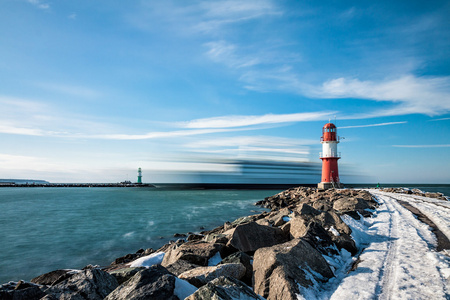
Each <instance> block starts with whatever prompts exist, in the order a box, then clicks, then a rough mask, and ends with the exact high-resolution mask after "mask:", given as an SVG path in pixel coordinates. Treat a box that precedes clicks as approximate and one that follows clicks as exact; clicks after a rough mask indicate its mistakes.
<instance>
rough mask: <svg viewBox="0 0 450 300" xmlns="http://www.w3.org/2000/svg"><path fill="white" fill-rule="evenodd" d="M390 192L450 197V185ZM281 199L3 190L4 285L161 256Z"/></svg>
mask: <svg viewBox="0 0 450 300" xmlns="http://www.w3.org/2000/svg"><path fill="white" fill-rule="evenodd" d="M382 186H383V187H388V185H382ZM389 186H407V187H410V188H420V189H422V190H424V191H430V192H442V193H444V194H445V195H447V196H450V185H389ZM364 187H367V186H364ZM278 192H280V190H164V189H152V188H0V229H1V234H0V283H4V282H7V281H10V280H15V281H17V280H20V279H23V280H30V279H31V278H33V277H35V276H37V275H40V274H42V273H45V272H49V271H52V270H55V269H60V268H82V267H84V266H86V265H87V264H98V265H101V266H106V265H109V264H110V263H111V262H112V261H113V260H114V259H115V258H117V257H120V256H123V255H125V254H127V253H134V252H136V251H137V250H138V249H140V248H143V249H146V248H154V249H156V248H159V247H160V246H162V245H163V244H165V243H167V242H168V241H169V240H171V239H172V240H174V239H175V238H173V237H172V236H173V234H174V233H187V232H199V231H201V229H200V228H201V227H205V228H206V229H212V228H214V227H216V226H218V225H221V224H223V223H224V222H225V221H232V220H234V219H236V218H238V217H241V216H245V215H249V214H253V213H257V212H261V211H263V209H261V208H258V207H256V206H254V205H253V204H254V203H255V202H256V201H259V200H262V199H263V198H265V197H268V196H271V195H274V194H276V193H278ZM161 237H162V238H161Z"/></svg>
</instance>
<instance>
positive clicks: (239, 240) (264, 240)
mask: <svg viewBox="0 0 450 300" xmlns="http://www.w3.org/2000/svg"><path fill="white" fill-rule="evenodd" d="M285 241H287V236H286V235H285V234H284V232H283V231H282V230H281V229H280V228H274V227H269V226H263V225H259V224H257V223H256V222H251V223H246V224H243V225H239V226H237V227H236V228H235V229H234V232H233V234H232V236H231V239H230V241H229V242H228V243H229V244H230V245H231V246H233V247H234V248H236V249H238V250H239V251H242V252H253V251H256V250H257V249H259V248H262V247H270V246H273V245H276V244H280V243H283V242H285Z"/></svg>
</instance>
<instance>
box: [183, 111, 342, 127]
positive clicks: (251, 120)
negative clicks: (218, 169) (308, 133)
mask: <svg viewBox="0 0 450 300" xmlns="http://www.w3.org/2000/svg"><path fill="white" fill-rule="evenodd" d="M334 114H336V112H329V111H324V112H309V113H295V114H266V115H261V116H242V115H241V116H239V115H237V116H222V117H214V118H205V119H196V120H192V121H189V122H184V123H180V124H179V125H180V126H181V127H184V128H232V127H243V126H254V125H263V124H278V123H291V122H305V121H318V120H324V119H327V118H328V117H330V116H333V115H334Z"/></svg>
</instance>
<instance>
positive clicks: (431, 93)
mask: <svg viewBox="0 0 450 300" xmlns="http://www.w3.org/2000/svg"><path fill="white" fill-rule="evenodd" d="M305 92H306V94H308V95H309V96H311V97H315V98H355V99H364V100H375V101H388V102H394V103H399V104H400V105H399V106H397V107H394V108H392V109H389V110H383V111H381V110H380V112H379V114H380V115H404V114H413V113H418V114H427V115H439V114H443V113H447V112H449V111H450V77H416V76H413V75H405V76H402V77H400V78H397V79H393V80H384V81H379V82H376V81H361V80H359V79H348V78H337V79H332V80H329V81H326V82H324V83H323V84H322V85H321V86H319V87H310V88H309V89H308V90H305Z"/></svg>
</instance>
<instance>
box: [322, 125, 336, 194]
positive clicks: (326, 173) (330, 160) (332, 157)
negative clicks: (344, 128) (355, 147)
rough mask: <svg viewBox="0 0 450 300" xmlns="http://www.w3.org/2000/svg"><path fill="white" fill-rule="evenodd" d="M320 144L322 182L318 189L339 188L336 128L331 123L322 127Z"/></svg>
mask: <svg viewBox="0 0 450 300" xmlns="http://www.w3.org/2000/svg"><path fill="white" fill-rule="evenodd" d="M320 143H321V144H322V152H321V153H320V159H321V160H322V182H320V183H319V184H318V185H317V186H318V188H319V189H329V188H331V187H337V188H340V187H341V182H340V180H339V171H338V159H339V158H341V154H340V153H339V152H337V144H338V143H339V137H338V136H337V134H336V126H335V125H334V124H333V123H327V124H325V126H323V128H322V137H321V138H320Z"/></svg>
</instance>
